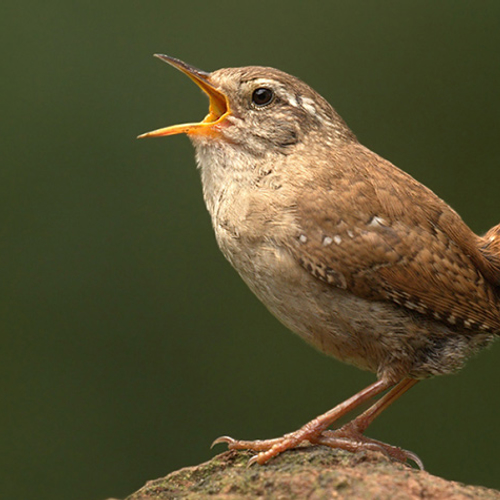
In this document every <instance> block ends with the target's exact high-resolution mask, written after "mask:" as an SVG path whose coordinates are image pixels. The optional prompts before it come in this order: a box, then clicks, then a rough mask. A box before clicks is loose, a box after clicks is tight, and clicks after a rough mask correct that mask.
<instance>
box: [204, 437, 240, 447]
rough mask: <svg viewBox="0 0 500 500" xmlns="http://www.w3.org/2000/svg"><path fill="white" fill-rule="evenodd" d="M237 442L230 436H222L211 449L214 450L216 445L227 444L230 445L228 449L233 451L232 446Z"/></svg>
mask: <svg viewBox="0 0 500 500" xmlns="http://www.w3.org/2000/svg"><path fill="white" fill-rule="evenodd" d="M235 442H236V440H235V439H233V438H232V437H230V436H220V437H218V438H217V439H216V440H215V441H214V442H213V443H212V444H211V445H210V449H212V448H213V447H214V446H215V445H216V444H221V443H226V444H227V445H228V448H229V449H231V445H232V444H233V443H235Z"/></svg>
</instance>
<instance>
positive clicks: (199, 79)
mask: <svg viewBox="0 0 500 500" xmlns="http://www.w3.org/2000/svg"><path fill="white" fill-rule="evenodd" d="M155 56H156V57H158V58H159V59H161V60H162V61H165V62H167V63H168V64H170V65H172V66H174V68H177V69H178V70H180V71H182V72H183V73H184V74H185V75H187V76H188V77H189V78H191V80H193V82H195V83H196V85H198V87H200V88H201V90H203V92H205V94H207V95H208V98H209V99H210V104H209V108H208V115H207V116H205V118H204V119H203V121H201V122H199V123H183V124H181V125H171V126H170V127H165V128H160V129H157V130H153V131H151V132H146V133H145V134H141V135H139V136H138V139H142V138H143V137H163V136H167V135H175V134H204V133H207V132H208V133H209V132H211V131H213V127H214V125H217V124H219V123H220V122H222V121H223V120H224V119H225V118H226V116H227V115H228V114H229V113H230V109H229V102H228V99H227V97H226V96H225V95H224V94H223V93H222V92H220V91H219V90H217V89H216V88H215V87H214V86H213V85H212V84H211V83H210V82H209V73H205V72H204V71H201V70H199V69H196V68H195V67H193V66H190V65H189V64H186V63H185V62H183V61H180V60H179V59H175V58H174V57H170V56H166V55H163V54H155Z"/></svg>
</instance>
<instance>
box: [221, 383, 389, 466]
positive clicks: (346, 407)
mask: <svg viewBox="0 0 500 500" xmlns="http://www.w3.org/2000/svg"><path fill="white" fill-rule="evenodd" d="M392 385H393V384H392V383H391V382H389V381H387V380H385V379H383V378H382V379H380V380H377V381H376V382H374V383H373V384H371V385H369V386H368V387H366V388H365V389H363V390H362V391H360V392H358V393H357V394H355V395H354V396H352V397H351V398H349V399H347V400H346V401H344V402H343V403H340V404H339V405H337V406H336V407H335V408H333V409H331V410H330V411H327V412H326V413H323V415H320V416H319V417H316V418H315V419H314V420H311V421H310V422H308V423H307V424H305V425H304V426H302V427H301V428H300V429H298V430H297V431H295V432H292V433H290V434H285V435H284V436H283V437H280V438H276V439H267V440H263V441H260V440H258V441H239V440H236V439H233V438H231V437H229V436H222V437H220V438H218V439H216V440H215V441H214V442H213V444H212V446H213V445H215V444H218V443H227V444H228V448H229V449H230V450H252V451H256V452H259V453H258V454H257V455H255V456H254V457H252V458H251V459H250V464H253V463H255V462H257V463H259V464H264V463H266V462H267V461H268V460H269V459H271V458H273V457H275V456H276V455H279V454H280V453H282V452H283V451H285V450H289V449H291V448H295V447H296V446H298V445H299V444H301V443H303V442H304V441H309V442H317V440H318V439H319V438H320V436H321V434H322V433H323V431H325V430H326V429H327V427H329V426H330V425H332V424H333V423H334V422H335V421H336V420H338V419H339V418H341V417H343V416H344V415H346V414H347V413H349V412H350V411H352V410H354V409H355V408H357V407H358V406H360V405H361V404H363V403H365V402H366V401H369V400H370V399H372V398H374V397H375V396H377V395H379V394H380V393H382V392H383V391H385V390H386V389H388V388H389V387H391V386H392ZM396 387H398V386H396ZM396 387H395V389H396ZM391 392H392V391H391ZM388 394H390V393H388ZM382 399H383V398H382ZM374 406H375V405H374ZM374 406H372V407H371V408H373V407H374ZM371 408H370V409H371ZM377 414H378V413H377ZM363 415H364V414H363ZM373 418H375V417H373Z"/></svg>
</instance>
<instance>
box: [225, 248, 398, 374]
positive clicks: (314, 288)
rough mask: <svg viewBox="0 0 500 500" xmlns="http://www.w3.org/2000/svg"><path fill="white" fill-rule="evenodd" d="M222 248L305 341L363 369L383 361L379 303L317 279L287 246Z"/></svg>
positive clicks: (274, 311) (267, 303) (385, 350)
mask: <svg viewBox="0 0 500 500" xmlns="http://www.w3.org/2000/svg"><path fill="white" fill-rule="evenodd" d="M219 243H221V242H219ZM221 249H222V251H223V253H224V254H225V256H226V257H227V258H228V260H229V261H230V262H231V264H232V265H233V266H234V267H235V268H236V270H237V271H238V272H239V274H240V275H241V277H242V278H243V280H244V281H245V282H246V284H247V285H248V286H249V287H250V289H251V290H252V291H253V292H254V293H255V295H256V296H257V297H258V298H259V299H260V300H261V301H262V302H263V303H264V304H265V306H266V307H267V308H268V309H269V311H270V312H271V313H272V314H273V315H274V316H276V317H277V318H278V319H279V320H280V321H281V322H282V323H283V324H284V325H285V326H287V327H288V328H289V329H290V330H292V331H293V332H295V333H297V334H298V335H300V336H301V337H302V338H303V339H304V340H306V341H307V342H309V343H310V344H312V345H314V346H315V347H316V348H317V349H319V350H320V351H322V352H324V353H326V354H328V355H330V356H333V357H335V358H337V359H339V360H341V361H344V362H346V363H350V364H353V365H355V366H357V367H359V368H361V369H365V370H370V371H373V372H377V371H378V370H379V369H380V366H381V365H382V364H384V360H385V358H386V357H387V354H388V352H389V348H388V346H387V345H386V342H385V341H384V338H383V337H384V333H385V332H384V331H383V330H382V328H381V326H380V324H377V321H376V320H375V319H374V318H373V316H374V315H376V313H377V311H376V310H377V307H378V304H377V303H369V302H367V301H363V300H360V299H357V298H356V297H354V296H353V295H351V294H348V293H346V292H345V291H343V290H341V289H338V288H335V287H332V286H331V285H328V284H325V283H322V282H320V281H319V280H317V279H316V278H314V277H313V276H311V275H310V274H309V273H308V272H307V271H305V270H304V269H302V268H301V267H300V266H299V265H298V264H297V262H296V261H295V259H294V258H293V257H292V256H291V254H290V253H289V252H288V251H287V250H286V249H283V248H277V247H275V246H273V245H269V246H266V245H259V246H258V247H253V250H252V251H250V252H248V251H246V252H244V253H241V252H239V251H237V250H236V249H235V248H232V249H231V251H229V248H227V247H226V248H225V245H224V244H221Z"/></svg>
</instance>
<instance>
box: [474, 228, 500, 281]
mask: <svg viewBox="0 0 500 500" xmlns="http://www.w3.org/2000/svg"><path fill="white" fill-rule="evenodd" d="M479 250H480V251H481V253H482V254H483V256H484V257H485V258H486V260H487V261H488V264H489V267H490V268H491V271H492V274H493V276H495V277H496V283H495V284H496V285H498V286H500V224H498V225H497V226H494V227H492V228H491V229H490V230H489V231H488V232H487V233H486V234H485V235H484V236H482V237H481V238H479Z"/></svg>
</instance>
